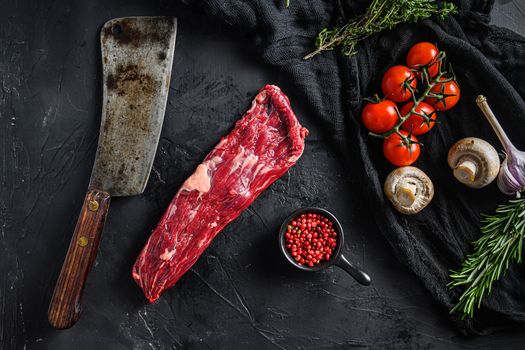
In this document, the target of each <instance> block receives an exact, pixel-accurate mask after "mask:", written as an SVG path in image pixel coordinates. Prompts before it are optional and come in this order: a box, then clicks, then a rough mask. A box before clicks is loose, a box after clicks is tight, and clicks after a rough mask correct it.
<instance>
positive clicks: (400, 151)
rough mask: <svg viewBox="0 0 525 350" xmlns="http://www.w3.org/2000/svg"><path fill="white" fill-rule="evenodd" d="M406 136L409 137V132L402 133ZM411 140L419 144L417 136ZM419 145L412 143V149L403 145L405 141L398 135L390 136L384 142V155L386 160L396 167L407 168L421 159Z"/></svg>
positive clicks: (411, 137)
mask: <svg viewBox="0 0 525 350" xmlns="http://www.w3.org/2000/svg"><path fill="white" fill-rule="evenodd" d="M400 133H401V134H402V135H404V136H408V132H406V131H400ZM410 139H411V140H412V141H414V142H417V139H416V137H415V136H413V135H411V136H410ZM419 151H420V149H419V144H417V143H412V144H410V148H409V147H407V145H405V144H404V143H403V139H401V137H400V136H399V135H398V134H392V135H390V136H389V137H388V138H387V139H386V140H385V141H384V142H383V153H384V154H385V157H386V159H388V161H389V162H390V163H392V164H394V165H397V166H406V165H410V164H412V163H414V162H415V161H416V160H417V158H418V157H419Z"/></svg>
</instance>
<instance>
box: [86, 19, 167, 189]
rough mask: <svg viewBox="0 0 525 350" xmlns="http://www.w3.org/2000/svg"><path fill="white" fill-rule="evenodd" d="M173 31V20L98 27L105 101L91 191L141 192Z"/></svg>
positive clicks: (163, 97) (162, 102) (161, 107)
mask: <svg viewBox="0 0 525 350" xmlns="http://www.w3.org/2000/svg"><path fill="white" fill-rule="evenodd" d="M176 33H177V19H176V18H173V17H126V18H116V19H112V20H110V21H108V22H107V23H106V24H105V25H104V26H103V27H102V31H101V34H100V39H101V46H102V66H103V75H104V78H103V84H104V87H103V90H104V100H103V106H102V122H101V127H100V136H99V141H98V148H97V156H96V159H95V165H94V166H93V172H92V174H91V180H90V184H89V188H90V189H98V190H104V191H107V192H109V193H110V194H111V195H112V196H131V195H136V194H140V193H142V192H143V191H144V188H145V187H146V183H147V181H148V177H149V174H150V171H151V167H152V165H153V159H154V157H155V152H156V150H157V144H158V141H159V136H160V130H161V127H162V122H163V120H164V112H165V109H166V102H167V98H168V91H169V85H170V77H171V67H172V64H173V53H174V49H175V37H176Z"/></svg>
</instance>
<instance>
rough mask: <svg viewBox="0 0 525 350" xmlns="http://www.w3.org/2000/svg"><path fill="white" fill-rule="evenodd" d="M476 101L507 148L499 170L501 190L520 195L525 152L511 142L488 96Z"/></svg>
mask: <svg viewBox="0 0 525 350" xmlns="http://www.w3.org/2000/svg"><path fill="white" fill-rule="evenodd" d="M476 103H477V104H478V107H479V108H480V109H481V111H482V112H483V114H484V115H485V117H486V118H487V120H488V122H489V123H490V125H491V126H492V129H494V132H495V133H496V135H497V136H498V138H499V140H500V142H501V144H502V145H503V148H504V149H505V153H506V157H505V160H504V161H503V162H502V164H501V168H500V170H499V174H498V187H499V189H500V191H501V192H503V193H505V194H508V195H514V194H516V195H517V196H518V197H519V196H520V192H522V191H523V190H525V152H522V151H520V150H518V149H517V148H516V147H515V146H514V145H513V144H512V142H510V139H509V138H508V136H507V134H506V133H505V131H504V130H503V128H502V127H501V125H500V123H499V122H498V120H497V119H496V116H495V115H494V113H493V112H492V110H491V109H490V107H489V104H488V103H487V99H486V97H485V96H482V95H479V96H478V97H477V98H476Z"/></svg>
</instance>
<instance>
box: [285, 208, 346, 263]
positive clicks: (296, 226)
mask: <svg viewBox="0 0 525 350" xmlns="http://www.w3.org/2000/svg"><path fill="white" fill-rule="evenodd" d="M284 238H285V241H286V248H287V249H288V251H289V252H290V254H291V255H292V258H294V259H295V261H297V263H298V264H299V265H308V266H310V267H313V266H314V265H317V264H319V263H320V262H321V261H328V260H330V257H331V256H332V251H333V249H334V248H335V247H336V246H337V232H336V231H335V229H334V228H333V223H332V221H330V220H329V219H328V218H326V217H325V216H323V215H321V214H316V213H307V214H301V215H300V216H298V217H297V218H295V219H293V220H292V221H291V222H290V224H289V225H288V228H287V230H286V234H285V235H284Z"/></svg>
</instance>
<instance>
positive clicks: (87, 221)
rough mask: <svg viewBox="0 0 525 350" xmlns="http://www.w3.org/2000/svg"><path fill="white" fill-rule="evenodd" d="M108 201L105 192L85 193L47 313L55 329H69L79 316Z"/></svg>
mask: <svg viewBox="0 0 525 350" xmlns="http://www.w3.org/2000/svg"><path fill="white" fill-rule="evenodd" d="M109 201H110V196H109V193H107V192H104V191H98V190H90V191H88V193H87V194H86V198H85V199H84V204H83V205H82V210H81V211H80V217H79V218H78V221H77V226H76V228H75V233H73V238H72V239H71V243H70V244H69V249H68V251H67V255H66V259H65V260H64V265H62V270H61V271H60V276H59V277H58V281H57V284H56V286H55V291H54V293H53V297H52V298H51V303H50V305H49V310H48V312H47V316H48V319H49V323H51V325H52V326H53V327H55V328H59V329H63V328H69V327H71V326H72V325H74V324H75V322H76V321H77V320H78V318H79V317H80V312H81V305H80V299H81V297H82V291H83V290H84V284H85V283H86V279H87V276H88V274H89V271H90V270H91V266H92V265H93V262H94V261H95V256H96V255H97V249H98V244H99V242H100V237H101V234H102V230H103V229H104V222H105V221H106V214H107V213H108V209H109Z"/></svg>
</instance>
